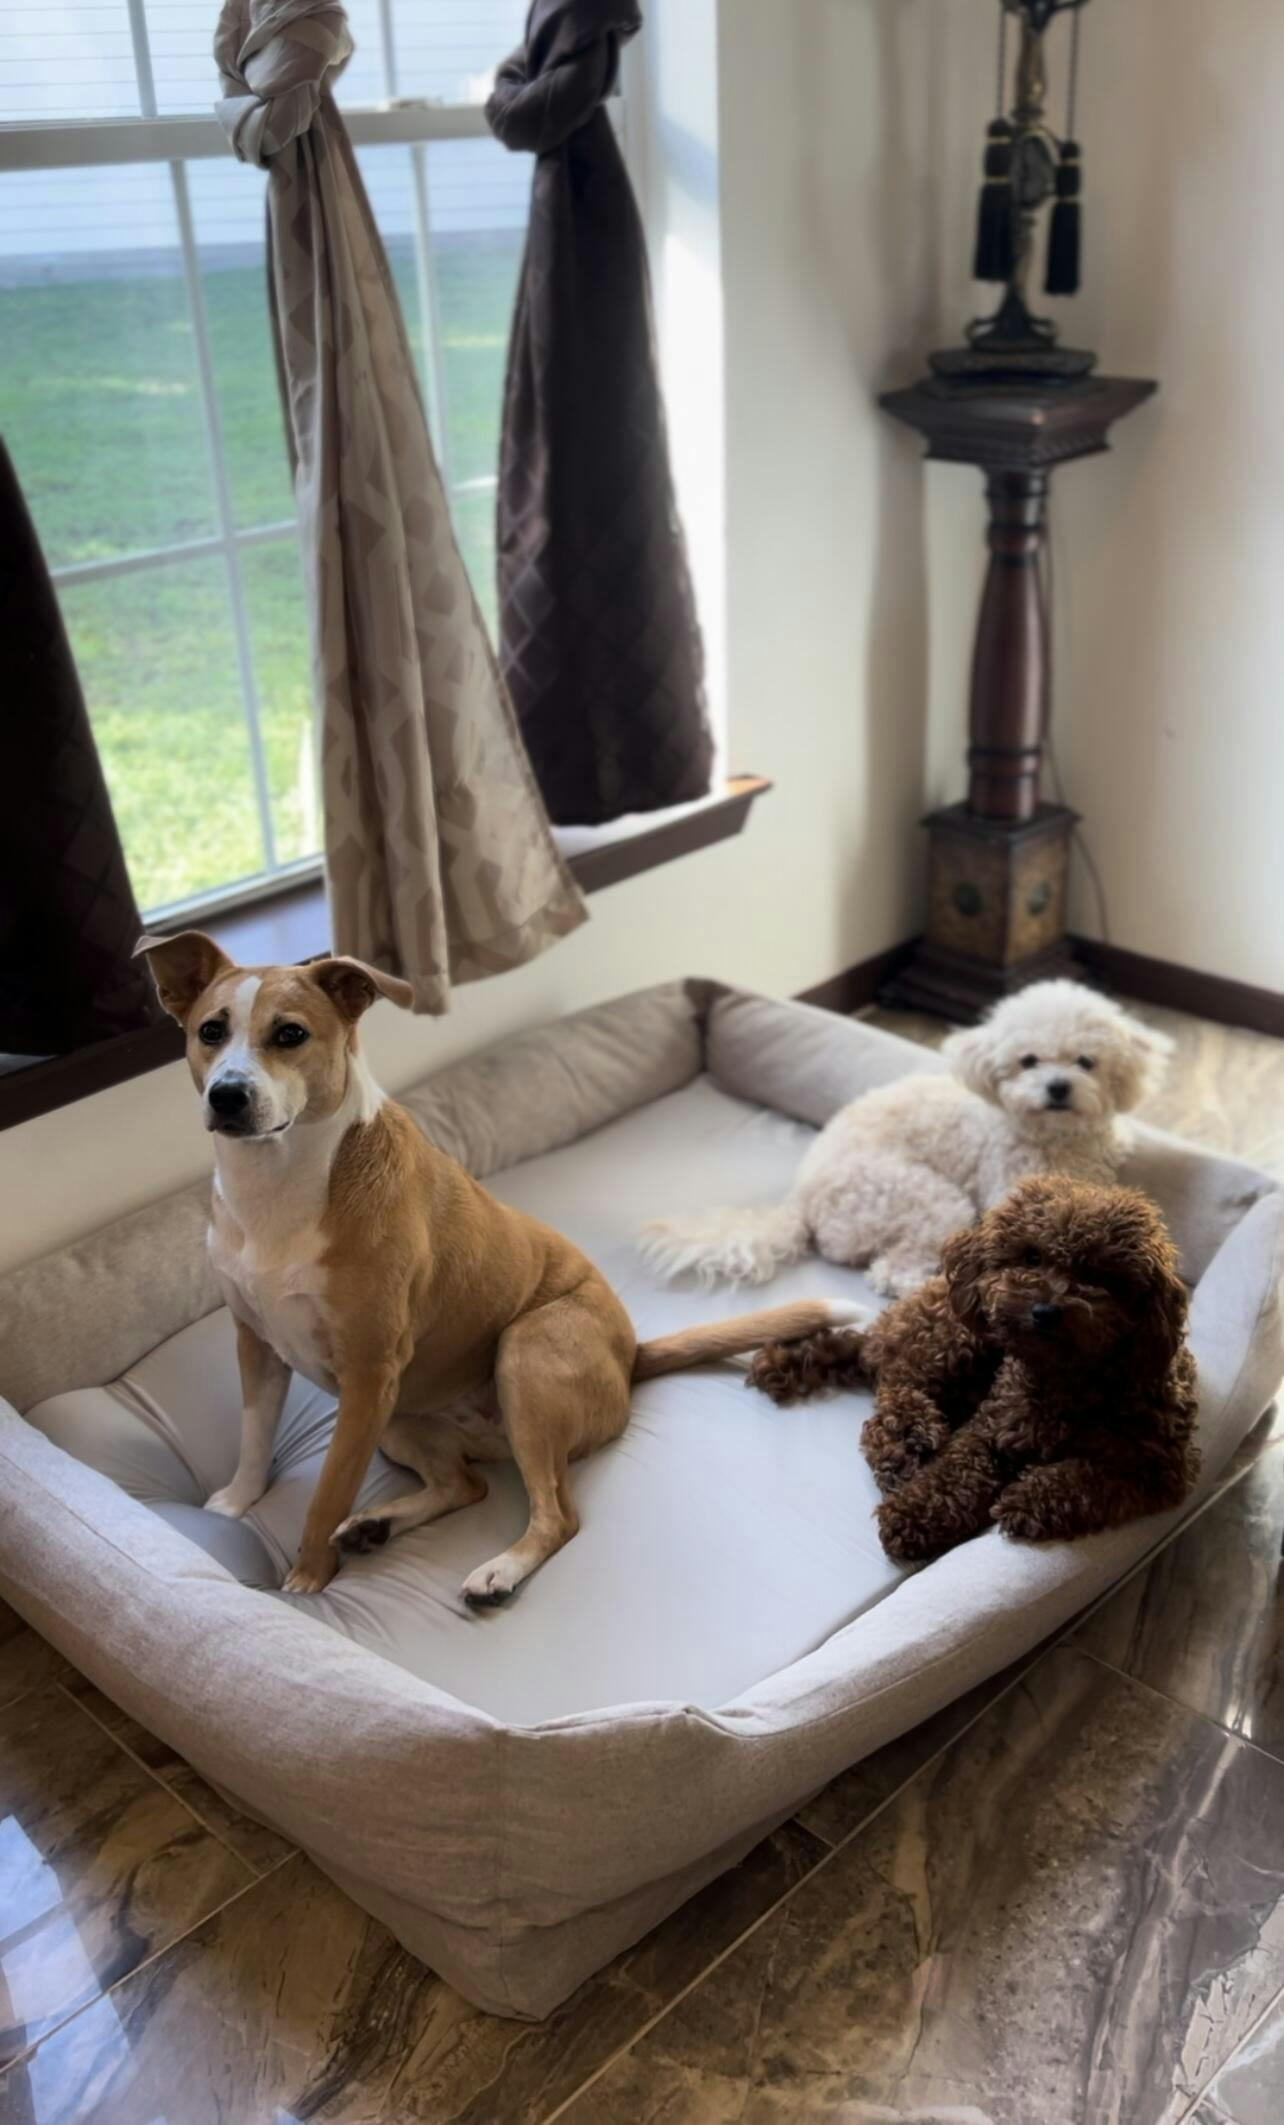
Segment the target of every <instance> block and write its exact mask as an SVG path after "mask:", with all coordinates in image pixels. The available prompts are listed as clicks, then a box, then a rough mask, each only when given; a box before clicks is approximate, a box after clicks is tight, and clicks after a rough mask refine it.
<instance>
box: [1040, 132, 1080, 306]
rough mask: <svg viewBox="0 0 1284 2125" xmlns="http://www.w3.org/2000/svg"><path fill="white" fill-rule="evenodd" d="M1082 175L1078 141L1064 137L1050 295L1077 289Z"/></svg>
mask: <svg viewBox="0 0 1284 2125" xmlns="http://www.w3.org/2000/svg"><path fill="white" fill-rule="evenodd" d="M1081 175H1082V165H1081V163H1080V159H1079V143H1078V141H1076V140H1063V141H1062V143H1061V161H1060V163H1059V165H1058V167H1057V196H1056V202H1055V204H1054V206H1053V209H1052V220H1051V224H1050V226H1049V229H1048V271H1047V276H1046V278H1045V280H1044V283H1043V285H1044V288H1045V290H1046V292H1047V293H1048V294H1049V295H1074V294H1075V293H1076V292H1077V290H1078V286H1079V250H1080V242H1081V236H1080V227H1079V223H1080V214H1079V185H1080V180H1081Z"/></svg>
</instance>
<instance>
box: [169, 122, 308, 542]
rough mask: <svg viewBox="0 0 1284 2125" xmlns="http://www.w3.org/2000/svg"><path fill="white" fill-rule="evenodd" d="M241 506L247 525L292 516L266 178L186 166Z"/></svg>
mask: <svg viewBox="0 0 1284 2125" xmlns="http://www.w3.org/2000/svg"><path fill="white" fill-rule="evenodd" d="M187 181H188V188H189V192H190V196H191V201H192V220H193V222H194V224H195V228H196V241H197V246H198V248H199V250H200V257H201V287H202V290H203V292H204V297H205V315H206V318H207V320H208V323H209V334H210V358H211V361H212V362H213V365H214V382H215V388H216V390H217V392H218V404H219V421H220V424H221V427H222V431H223V455H224V460H225V462H226V465H227V474H228V483H229V486H230V488H231V494H232V514H233V517H234V518H235V520H236V523H237V525H238V526H239V527H240V528H241V529H242V530H247V529H249V527H250V526H251V525H255V524H276V523H280V522H282V521H285V520H289V521H291V522H292V521H293V518H294V494H293V489H292V487H291V482H290V458H289V449H288V446H287V443H286V438H285V420H284V416H283V414H282V411H281V397H280V393H279V391H278V389H277V382H276V360H275V357H274V355H273V352H272V328H271V325H270V323H269V319H268V297H267V265H266V259H265V255H264V254H265V240H264V211H265V210H264V193H265V191H266V188H267V177H266V173H265V172H264V171H263V170H256V169H254V168H252V167H251V166H250V165H249V164H247V163H241V162H233V161H232V160H231V159H230V158H229V160H228V161H226V162H192V163H189V164H188V166H187Z"/></svg>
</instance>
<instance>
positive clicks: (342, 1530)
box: [330, 1513, 392, 1557]
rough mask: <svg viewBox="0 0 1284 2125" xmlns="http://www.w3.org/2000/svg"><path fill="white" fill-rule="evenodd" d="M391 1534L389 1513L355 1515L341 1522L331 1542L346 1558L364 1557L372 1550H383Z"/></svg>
mask: <svg viewBox="0 0 1284 2125" xmlns="http://www.w3.org/2000/svg"><path fill="white" fill-rule="evenodd" d="M391 1533H392V1521H391V1519H390V1518H389V1516H388V1514H387V1513H353V1515H352V1517H351V1519H350V1520H341V1521H340V1522H339V1525H338V1526H337V1527H336V1529H335V1531H334V1533H333V1534H332V1535H331V1537H330V1540H331V1541H332V1542H333V1544H334V1546H335V1548H336V1549H339V1550H342V1551H343V1553H344V1555H345V1556H348V1557H364V1556H366V1555H367V1554H368V1552H369V1551H370V1550H372V1549H382V1548H383V1545H384V1543H385V1542H386V1541H387V1539H388V1537H389V1535H390V1534H391Z"/></svg>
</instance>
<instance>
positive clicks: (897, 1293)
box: [868, 1254, 937, 1299]
mask: <svg viewBox="0 0 1284 2125" xmlns="http://www.w3.org/2000/svg"><path fill="white" fill-rule="evenodd" d="M936 1266H937V1265H936V1263H935V1262H922V1261H919V1260H916V1259H915V1257H913V1256H912V1255H902V1254H879V1255H876V1256H875V1257H874V1260H873V1261H872V1262H871V1263H870V1265H869V1271H868V1274H869V1281H870V1283H871V1284H872V1285H873V1287H874V1289H875V1291H877V1292H879V1293H881V1295H882V1296H883V1298H885V1299H903V1298H906V1297H908V1295H909V1293H910V1292H911V1291H917V1290H918V1287H919V1285H920V1284H925V1283H926V1282H927V1280H928V1278H929V1277H930V1276H935V1274H936Z"/></svg>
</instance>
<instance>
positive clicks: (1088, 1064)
mask: <svg viewBox="0 0 1284 2125" xmlns="http://www.w3.org/2000/svg"><path fill="white" fill-rule="evenodd" d="M1078 1062H1079V1068H1080V1069H1081V1070H1095V1069H1096V1067H1097V1065H1096V1063H1095V1062H1094V1060H1093V1058H1092V1056H1091V1055H1081V1056H1079V1058H1078Z"/></svg>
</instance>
